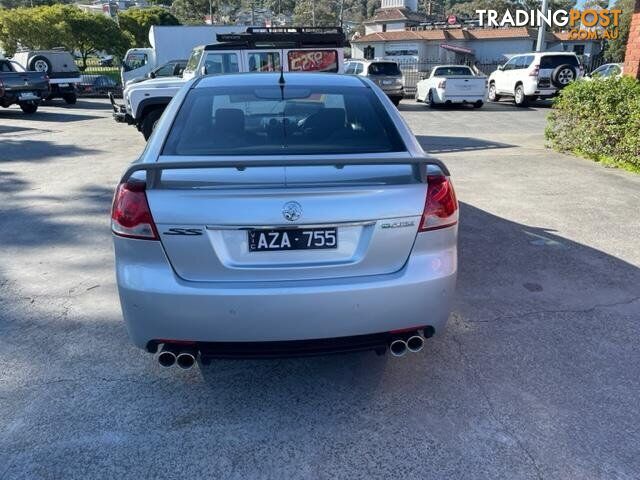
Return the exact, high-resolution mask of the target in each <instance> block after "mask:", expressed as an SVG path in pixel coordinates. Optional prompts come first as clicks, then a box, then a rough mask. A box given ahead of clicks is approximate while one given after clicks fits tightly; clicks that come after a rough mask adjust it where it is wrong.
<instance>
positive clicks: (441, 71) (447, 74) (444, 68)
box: [416, 65, 487, 108]
mask: <svg viewBox="0 0 640 480" xmlns="http://www.w3.org/2000/svg"><path fill="white" fill-rule="evenodd" d="M486 96H487V78H486V77H484V76H478V75H476V74H475V73H474V72H473V70H472V69H471V67H467V66H466V65H438V66H437V67H434V68H433V70H431V75H430V76H429V77H427V78H425V79H423V80H420V81H419V82H418V83H417V85H416V101H418V102H425V103H428V104H429V106H430V107H434V106H435V105H438V104H445V105H451V104H454V103H465V104H471V105H473V106H474V107H475V108H480V107H482V105H483V104H484V101H485V98H486Z"/></svg>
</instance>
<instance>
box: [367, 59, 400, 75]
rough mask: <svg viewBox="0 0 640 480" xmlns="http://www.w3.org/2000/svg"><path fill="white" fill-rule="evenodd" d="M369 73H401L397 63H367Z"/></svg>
mask: <svg viewBox="0 0 640 480" xmlns="http://www.w3.org/2000/svg"><path fill="white" fill-rule="evenodd" d="M368 73H369V75H401V72H400V69H399V68H398V64H397V63H390V62H384V63H382V62H381V63H372V64H371V65H369V70H368Z"/></svg>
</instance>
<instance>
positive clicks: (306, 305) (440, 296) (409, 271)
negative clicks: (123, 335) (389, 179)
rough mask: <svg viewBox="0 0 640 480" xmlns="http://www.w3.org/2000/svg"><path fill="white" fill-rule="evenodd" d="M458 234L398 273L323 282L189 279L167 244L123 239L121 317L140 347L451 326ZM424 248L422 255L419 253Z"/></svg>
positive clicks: (436, 239)
mask: <svg viewBox="0 0 640 480" xmlns="http://www.w3.org/2000/svg"><path fill="white" fill-rule="evenodd" d="M456 235H457V227H451V228H447V229H443V230H440V231H434V232H430V233H429V234H428V237H429V238H428V239H427V238H421V237H426V235H419V236H418V239H417V240H416V242H417V243H418V242H427V241H428V242H429V243H430V246H431V247H433V246H434V245H436V246H437V245H441V246H442V248H436V249H433V248H430V249H428V250H424V253H420V254H416V253H413V254H411V256H410V257H409V259H408V261H407V263H406V264H405V266H404V267H403V268H402V269H401V270H400V271H398V272H395V273H393V274H386V275H373V276H367V277H351V278H342V279H330V280H314V281H309V280H305V281H278V282H276V281H271V282H233V283H223V282H187V281H184V280H182V279H180V278H179V277H177V276H176V275H175V273H174V272H173V270H172V268H171V266H170V265H169V262H168V260H167V258H166V256H165V254H164V250H163V249H162V246H161V245H160V243H159V242H152V241H144V240H131V239H125V238H121V237H114V244H115V253H116V277H117V283H118V291H119V294H120V302H121V305H122V313H123V317H124V320H125V323H126V325H127V329H128V331H129V335H130V337H131V339H132V340H133V342H134V343H135V344H136V345H137V346H139V347H141V348H144V347H145V346H146V345H147V343H148V342H153V341H157V340H159V339H169V340H183V341H196V342H282V341H300V340H318V339H332V338H338V337H353V336H359V335H371V334H377V333H383V332H389V331H392V330H399V329H404V328H411V327H420V326H425V325H430V326H433V327H434V328H435V331H436V332H439V331H441V330H442V329H443V327H444V325H445V323H446V321H447V318H448V316H449V312H450V310H451V305H452V301H453V293H454V289H455V282H456V272H457V249H456V247H455V238H456ZM418 251H420V249H418Z"/></svg>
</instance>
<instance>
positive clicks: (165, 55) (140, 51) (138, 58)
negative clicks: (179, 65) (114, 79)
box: [120, 25, 244, 85]
mask: <svg viewBox="0 0 640 480" xmlns="http://www.w3.org/2000/svg"><path fill="white" fill-rule="evenodd" d="M243 29H244V27H239V26H237V25H179V26H173V25H172V26H158V25H152V26H151V28H150V29H149V44H150V45H151V47H150V48H131V49H129V50H127V53H126V54H125V56H124V60H123V62H122V68H121V69H120V76H121V78H122V85H126V84H127V82H128V81H129V80H135V79H140V78H143V77H144V76H145V75H146V74H147V73H148V72H150V71H151V70H153V69H154V68H156V67H159V66H160V65H163V64H165V63H167V62H170V61H171V60H175V59H178V58H188V57H189V55H190V54H191V50H193V47H195V46H196V45H204V44H208V43H215V41H216V35H217V34H218V33H232V32H239V31H242V30H243Z"/></svg>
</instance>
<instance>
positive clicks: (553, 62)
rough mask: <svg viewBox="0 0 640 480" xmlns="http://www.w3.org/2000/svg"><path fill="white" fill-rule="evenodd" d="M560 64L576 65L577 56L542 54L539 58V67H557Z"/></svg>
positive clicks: (577, 63)
mask: <svg viewBox="0 0 640 480" xmlns="http://www.w3.org/2000/svg"><path fill="white" fill-rule="evenodd" d="M560 65H573V66H574V67H577V66H578V65H579V62H578V57H576V56H574V55H544V56H543V57H542V58H541V59H540V68H541V69H547V68H557V67H559V66H560Z"/></svg>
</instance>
